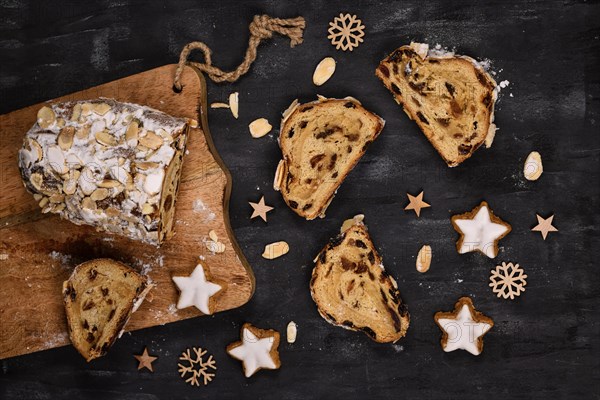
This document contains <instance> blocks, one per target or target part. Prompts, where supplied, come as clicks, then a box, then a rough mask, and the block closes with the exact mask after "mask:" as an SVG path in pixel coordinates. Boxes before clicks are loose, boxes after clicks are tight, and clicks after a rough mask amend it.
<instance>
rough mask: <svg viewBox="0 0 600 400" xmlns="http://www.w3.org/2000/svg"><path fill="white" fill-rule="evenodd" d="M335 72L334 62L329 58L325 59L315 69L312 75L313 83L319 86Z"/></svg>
mask: <svg viewBox="0 0 600 400" xmlns="http://www.w3.org/2000/svg"><path fill="white" fill-rule="evenodd" d="M334 72H335V60H334V59H333V58H331V57H325V58H324V59H322V60H321V62H320V63H319V64H318V65H317V68H315V72H314V73H313V83H314V84H315V85H316V86H321V85H322V84H324V83H325V82H327V81H328V80H329V78H331V76H332V75H333V73H334Z"/></svg>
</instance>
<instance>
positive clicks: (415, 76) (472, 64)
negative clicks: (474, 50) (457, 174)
mask: <svg viewBox="0 0 600 400" xmlns="http://www.w3.org/2000/svg"><path fill="white" fill-rule="evenodd" d="M376 75H377V76H378V77H379V79H381V80H382V81H383V83H384V85H385V86H386V87H387V88H388V89H389V90H390V91H391V92H392V94H393V95H394V98H395V99H396V102H397V103H398V104H400V105H401V106H402V107H403V108H404V111H405V112H406V114H407V115H408V116H409V118H410V119H412V120H414V121H415V122H416V123H417V125H418V126H419V128H421V130H422V131H423V133H424V134H425V136H426V137H427V139H428V140H429V141H430V142H431V144H432V145H433V147H435V149H436V150H437V151H438V153H440V155H441V156H442V158H443V159H444V161H445V162H446V163H447V164H448V166H450V167H455V166H457V165H459V164H460V163H462V162H463V161H464V160H466V159H467V158H469V157H471V155H472V154H473V152H474V151H475V150H477V148H479V146H481V145H482V144H483V143H484V142H485V143H486V145H487V147H489V146H490V145H491V141H492V140H493V137H494V135H495V132H496V126H495V125H494V123H493V121H494V104H495V102H496V99H497V96H498V94H497V90H496V82H495V81H494V79H493V78H492V77H491V76H490V75H489V74H488V73H487V72H486V71H485V70H484V69H483V67H482V66H481V65H480V64H479V63H478V62H477V61H475V60H474V59H472V58H470V57H467V56H459V55H454V54H453V53H448V52H440V51H436V50H432V51H429V50H428V45H426V44H421V43H411V44H410V46H402V47H400V48H398V49H396V50H395V51H394V52H393V53H392V54H390V55H389V56H388V57H386V58H385V59H384V60H383V61H381V63H380V64H379V67H378V68H377V70H376Z"/></svg>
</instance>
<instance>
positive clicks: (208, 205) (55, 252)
mask: <svg viewBox="0 0 600 400" xmlns="http://www.w3.org/2000/svg"><path fill="white" fill-rule="evenodd" d="M175 68H176V65H166V66H163V67H160V68H156V69H153V70H150V71H146V72H142V73H139V74H136V75H132V76H129V77H126V78H123V79H119V80H116V81H113V82H110V83H107V84H104V85H100V86H97V87H94V88H91V89H87V90H83V91H80V92H77V93H73V94H70V95H67V96H63V97H60V98H57V99H54V100H51V101H50V103H53V102H61V101H68V100H85V99H95V98H98V97H108V98H114V99H116V100H119V101H125V102H131V103H137V104H142V105H147V106H150V107H153V108H156V109H159V110H161V111H164V112H166V113H168V114H171V115H173V116H177V117H187V118H191V119H194V120H197V121H200V123H199V127H198V128H197V129H191V130H190V137H189V140H188V145H187V150H188V151H187V152H186V155H185V157H184V162H183V173H182V178H181V185H180V189H179V195H178V198H177V203H176V213H175V220H176V223H175V232H176V233H175V236H174V237H173V239H171V240H170V241H168V242H166V243H165V244H163V245H162V246H161V247H160V248H157V247H154V246H152V245H148V244H144V243H140V242H135V241H132V240H130V239H127V238H123V237H119V236H114V235H109V234H105V233H97V232H96V231H95V230H94V228H92V227H88V226H77V225H74V224H72V223H70V222H68V221H65V220H61V219H60V218H59V217H58V216H57V215H49V214H46V215H44V214H42V213H41V212H40V208H39V207H38V205H37V203H36V201H35V200H34V199H33V196H32V195H31V194H30V193H27V191H26V190H25V188H24V187H23V184H22V182H21V177H20V174H19V170H18V165H17V154H18V150H19V148H20V147H21V145H22V140H23V137H24V135H25V133H26V132H27V131H28V130H29V128H30V127H31V126H32V125H33V124H34V123H35V120H36V114H37V111H38V109H39V108H40V107H42V105H43V104H45V103H43V104H36V105H33V106H30V107H27V108H24V109H20V110H17V111H14V112H12V113H9V114H5V115H2V116H0V140H1V146H0V163H1V165H2V168H1V171H2V176H1V182H2V196H1V199H0V254H1V255H2V260H0V293H2V296H0V322H1V323H0V359H2V358H7V357H13V356H17V355H20V354H26V353H31V352H35V351H39V350H45V349H50V348H53V347H58V346H63V345H66V344H68V343H69V337H68V333H67V326H66V319H65V315H64V307H63V303H62V295H61V289H62V283H63V281H64V280H66V279H67V278H68V277H69V275H70V273H71V271H72V269H73V267H74V266H75V265H77V264H78V263H79V262H82V261H85V260H89V259H93V258H98V257H111V258H115V259H117V260H121V261H123V262H125V263H126V264H128V265H131V266H132V267H134V268H135V269H136V270H138V271H141V272H143V273H145V274H147V275H148V276H149V277H150V278H151V279H152V281H153V282H154V283H155V284H156V287H155V288H154V289H153V290H152V292H151V295H150V296H149V299H150V300H151V301H148V300H147V301H145V302H144V303H143V304H142V306H141V307H140V309H139V310H138V311H137V312H136V313H134V314H133V316H132V318H131V320H130V321H129V323H128V325H127V327H126V329H127V330H137V329H141V328H146V327H150V326H155V325H159V324H166V323H170V322H174V321H178V320H182V319H187V318H191V317H195V316H198V315H201V314H200V312H198V311H197V310H196V309H195V308H188V309H184V310H177V309H176V308H175V303H176V301H177V297H178V293H177V290H176V288H175V286H174V285H173V283H172V281H171V277H172V276H173V275H187V274H189V273H191V271H192V270H193V268H194V267H195V266H196V264H197V263H198V262H201V263H202V264H203V265H205V266H206V267H208V269H209V270H210V273H211V274H212V275H213V277H214V278H215V279H218V280H220V281H224V282H227V288H226V290H224V291H222V292H221V293H219V294H217V295H216V298H217V307H216V311H217V312H219V311H224V310H229V309H232V308H236V307H239V306H241V305H243V304H245V303H246V302H247V301H248V300H249V299H250V297H251V296H252V294H253V292H254V276H253V274H252V270H251V269H250V267H249V266H248V264H247V262H246V260H245V258H244V256H243V254H242V253H241V251H240V249H239V247H238V245H237V243H236V241H235V238H234V237H233V233H232V230H231V228H230V226H229V216H228V206H229V195H230V191H231V177H230V176H229V172H228V171H227V169H226V167H225V166H224V165H223V163H222V161H221V159H220V158H219V156H218V155H217V154H216V151H215V150H214V147H213V145H212V140H211V138H210V133H209V131H208V123H207V119H206V86H205V82H204V78H203V76H202V75H201V74H200V73H199V72H198V71H196V70H194V69H192V68H190V67H186V70H185V71H184V74H183V77H182V81H183V86H184V87H183V90H182V91H181V93H176V92H174V91H173V89H172V82H173V73H174V70H175ZM210 230H214V231H215V232H216V233H217V235H218V236H219V241H221V242H222V243H224V244H225V252H224V253H221V254H212V253H211V252H210V251H209V250H208V249H207V248H206V245H205V241H206V240H207V238H208V232H209V231H210Z"/></svg>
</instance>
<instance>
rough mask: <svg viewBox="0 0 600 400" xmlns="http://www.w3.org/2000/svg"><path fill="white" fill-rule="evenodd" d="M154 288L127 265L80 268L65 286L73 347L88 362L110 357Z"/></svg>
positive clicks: (94, 264) (108, 262)
mask: <svg viewBox="0 0 600 400" xmlns="http://www.w3.org/2000/svg"><path fill="white" fill-rule="evenodd" d="M152 286H153V285H151V284H149V283H148V279H147V277H145V276H143V275H140V274H138V273H137V272H135V271H134V270H132V269H131V268H129V267H128V266H126V265H125V264H122V263H120V262H117V261H114V260H110V259H96V260H91V261H87V262H84V263H82V264H79V265H78V266H77V267H75V269H74V270H73V273H72V275H71V277H70V278H69V280H67V281H65V282H64V284H63V295H64V303H65V310H66V314H67V322H68V327H69V335H70V337H71V343H73V346H74V347H75V348H76V349H77V351H79V353H80V354H81V355H82V356H83V357H84V358H85V359H86V360H87V361H91V360H93V359H95V358H98V357H100V356H103V355H104V354H106V352H107V351H108V349H109V348H110V346H112V344H113V343H114V342H115V340H116V339H117V337H118V336H119V335H120V333H121V332H122V331H123V328H124V326H125V324H126V323H127V321H128V320H129V317H130V316H131V314H132V313H133V312H134V311H135V310H136V309H137V307H139V305H140V304H141V303H142V301H143V300H144V297H145V296H146V294H147V293H148V291H149V290H150V289H151V288H152Z"/></svg>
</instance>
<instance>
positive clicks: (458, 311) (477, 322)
mask: <svg viewBox="0 0 600 400" xmlns="http://www.w3.org/2000/svg"><path fill="white" fill-rule="evenodd" d="M434 320H435V323H436V324H437V325H438V326H439V327H440V329H441V330H442V340H441V341H440V343H441V344H442V348H443V349H444V351H445V352H447V353H448V352H451V351H454V350H459V349H460V350H466V351H468V352H469V353H471V354H473V355H475V356H478V355H479V354H481V352H482V351H483V336H484V335H485V334H486V333H487V332H488V331H489V330H490V329H492V327H493V326H494V321H493V320H492V319H491V318H488V317H486V316H485V315H483V314H482V313H480V312H479V311H477V310H475V307H474V306H473V301H472V300H471V298H470V297H461V298H460V299H458V302H457V303H456V305H455V306H454V311H452V312H442V311H440V312H437V313H435V316H434Z"/></svg>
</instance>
